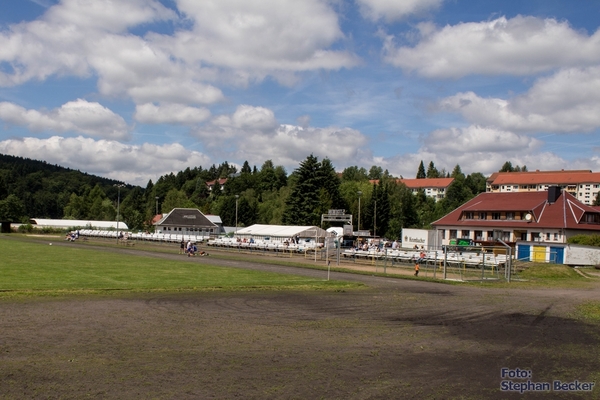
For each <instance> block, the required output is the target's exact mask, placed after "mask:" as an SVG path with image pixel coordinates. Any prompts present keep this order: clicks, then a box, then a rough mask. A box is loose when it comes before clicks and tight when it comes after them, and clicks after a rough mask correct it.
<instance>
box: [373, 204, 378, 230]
mask: <svg viewBox="0 0 600 400" xmlns="http://www.w3.org/2000/svg"><path fill="white" fill-rule="evenodd" d="M374 214H375V215H374V217H373V237H377V200H375V211H374Z"/></svg>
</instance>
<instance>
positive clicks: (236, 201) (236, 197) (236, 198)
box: [235, 194, 240, 237]
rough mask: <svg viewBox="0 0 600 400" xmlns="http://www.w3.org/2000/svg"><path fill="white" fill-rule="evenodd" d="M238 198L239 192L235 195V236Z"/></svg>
mask: <svg viewBox="0 0 600 400" xmlns="http://www.w3.org/2000/svg"><path fill="white" fill-rule="evenodd" d="M239 198H240V195H239V194H236V195H235V236H236V237H237V226H238V224H237V221H238V199H239Z"/></svg>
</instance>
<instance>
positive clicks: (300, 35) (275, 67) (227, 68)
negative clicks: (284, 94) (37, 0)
mask: <svg viewBox="0 0 600 400" xmlns="http://www.w3.org/2000/svg"><path fill="white" fill-rule="evenodd" d="M177 6H178V7H179V10H180V11H181V12H182V15H183V17H179V16H178V15H177V14H176V13H175V12H174V11H173V10H170V9H168V8H166V7H164V6H163V5H161V3H160V2H158V1H156V0H148V1H145V0H127V1H117V0H98V1H96V2H90V1H88V0H63V1H61V2H60V3H58V4H56V5H54V6H51V7H49V8H48V9H47V11H46V13H45V14H44V15H43V16H42V17H41V18H40V19H38V20H35V21H31V22H23V23H20V24H14V25H10V26H9V27H8V29H6V30H4V31H0V63H4V66H5V68H3V69H0V87H1V86H14V85H19V84H22V83H24V82H27V81H30V80H33V79H35V80H45V79H47V78H48V77H51V76H77V77H81V78H90V77H93V78H97V82H98V88H99V91H100V93H101V94H103V95H107V96H122V97H129V98H131V99H133V101H134V102H136V103H138V104H141V103H155V102H170V103H192V104H213V103H216V102H220V101H223V100H224V95H223V93H222V92H221V90H220V89H219V88H217V87H215V86H214V85H215V82H227V83H228V84H235V85H247V84H249V83H252V82H257V81H261V80H263V79H265V78H266V77H267V76H271V77H273V79H275V80H276V81H278V82H280V83H281V84H284V85H293V84H295V83H297V81H298V76H297V75H296V73H297V72H302V71H311V70H318V69H334V70H337V69H340V68H345V67H352V66H355V65H357V63H358V58H357V57H356V56H355V55H354V54H352V53H349V52H346V51H338V50H332V49H331V47H332V46H333V45H334V44H336V43H337V42H339V41H340V40H343V39H344V35H343V33H342V31H341V29H340V26H339V23H338V19H337V14H336V13H335V11H334V10H333V9H332V8H331V6H330V5H329V4H328V3H327V2H325V1H321V0H306V1H301V2H297V1H292V0H286V1H283V0H280V1H274V2H265V1H246V0H243V1H242V0H218V1H217V0H212V1H211V0H204V1H201V2H198V1H189V0H179V1H177ZM175 18H179V19H177V20H176V21H175V26H176V27H177V28H176V30H175V33H174V34H172V35H163V34H157V33H152V32H148V33H147V34H145V35H144V36H138V35H134V34H132V33H130V31H129V29H131V28H133V27H140V26H141V29H143V25H144V24H149V23H153V22H157V21H165V20H173V19H175Z"/></svg>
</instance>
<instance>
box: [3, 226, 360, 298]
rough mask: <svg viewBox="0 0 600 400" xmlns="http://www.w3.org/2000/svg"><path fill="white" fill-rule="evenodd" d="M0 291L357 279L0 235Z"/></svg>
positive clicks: (274, 286)
mask: <svg viewBox="0 0 600 400" xmlns="http://www.w3.org/2000/svg"><path fill="white" fill-rule="evenodd" d="M0 254H1V262H0V297H14V296H19V295H29V296H31V295H61V294H75V293H81V294H85V293H107V292H111V291H118V292H127V291H129V292H140V291H182V290H197V291H208V290H251V289H252V290H256V289H268V290H283V289H296V290H300V289H302V290H321V289H331V290H336V289H344V288H349V287H357V286H359V285H357V284H354V283H348V282H339V281H338V282H336V281H325V280H315V279H310V278H306V277H301V276H294V275H283V274H275V273H267V272H259V271H252V270H245V269H237V268H224V267H218V266H211V265H206V264H199V263H196V262H187V261H188V260H186V259H183V257H182V260H181V261H178V260H161V259H156V258H151V257H141V256H132V255H122V254H118V253H110V252H105V251H99V250H94V249H93V248H89V247H83V246H79V245H77V244H73V246H71V247H65V246H50V245H49V244H48V242H45V241H44V242H42V241H32V240H23V241H21V240H2V238H1V237H0Z"/></svg>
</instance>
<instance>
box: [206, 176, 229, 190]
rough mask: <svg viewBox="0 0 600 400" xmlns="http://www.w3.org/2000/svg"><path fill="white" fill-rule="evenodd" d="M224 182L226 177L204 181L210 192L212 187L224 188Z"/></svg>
mask: <svg viewBox="0 0 600 400" xmlns="http://www.w3.org/2000/svg"><path fill="white" fill-rule="evenodd" d="M225 183H227V178H220V179H216V180H214V181H208V182H206V186H207V187H208V190H209V191H210V192H212V191H213V190H214V189H219V190H221V191H222V190H223V189H224V188H225Z"/></svg>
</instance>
